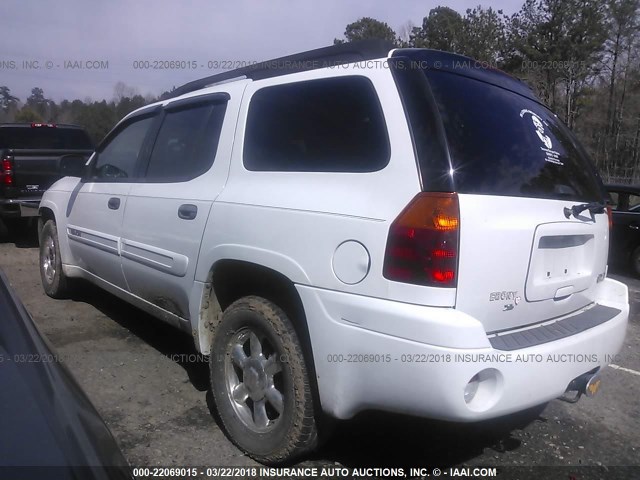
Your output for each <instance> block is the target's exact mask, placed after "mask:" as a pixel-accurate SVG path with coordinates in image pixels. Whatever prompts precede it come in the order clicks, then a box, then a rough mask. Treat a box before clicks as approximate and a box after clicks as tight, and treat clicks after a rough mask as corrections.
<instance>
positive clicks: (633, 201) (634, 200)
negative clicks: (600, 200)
mask: <svg viewBox="0 0 640 480" xmlns="http://www.w3.org/2000/svg"><path fill="white" fill-rule="evenodd" d="M609 197H610V198H611V203H612V208H613V210H615V211H618V212H627V211H628V212H635V213H637V212H640V196H639V195H635V194H633V193H628V192H609Z"/></svg>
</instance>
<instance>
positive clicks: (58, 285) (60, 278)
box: [38, 220, 69, 299]
mask: <svg viewBox="0 0 640 480" xmlns="http://www.w3.org/2000/svg"><path fill="white" fill-rule="evenodd" d="M49 231H51V233H50V235H51V236H52V237H53V241H54V244H55V247H56V272H57V273H56V278H54V280H53V283H52V284H51V285H49V284H48V283H47V282H46V280H45V278H44V273H43V272H42V258H41V255H42V248H43V245H44V239H45V238H46V236H47V235H48V234H49ZM39 241H40V249H39V252H38V255H39V256H40V259H39V260H40V277H41V281H42V287H43V288H44V291H45V293H46V294H47V295H49V296H50V297H51V298H56V299H61V298H66V297H67V296H68V294H69V282H68V279H67V277H66V275H65V274H64V272H63V271H62V258H61V257H60V243H59V239H58V228H57V226H56V222H55V221H54V220H47V221H46V222H45V224H44V226H43V227H42V232H41V233H40V238H39Z"/></svg>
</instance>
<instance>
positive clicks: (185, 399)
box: [0, 225, 640, 478]
mask: <svg viewBox="0 0 640 480" xmlns="http://www.w3.org/2000/svg"><path fill="white" fill-rule="evenodd" d="M0 267H1V268H2V269H3V270H4V271H5V273H6V274H7V276H8V277H9V279H10V281H11V284H12V286H13V287H14V289H15V290H16V291H17V293H18V295H19V296H20V298H21V299H22V301H23V302H24V304H25V305H26V307H27V309H28V310H29V312H30V313H31V315H32V316H33V318H34V319H35V321H36V323H37V324H38V326H39V327H40V330H41V331H42V332H43V333H44V334H45V335H46V337H48V339H49V340H50V341H51V343H52V344H53V345H54V346H55V348H56V349H57V350H58V352H59V354H60V356H62V357H63V358H64V360H65V362H66V364H67V365H68V366H69V368H70V370H71V371H72V372H73V374H74V375H75V377H76V378H77V379H78V381H79V382H80V384H81V385H82V387H84V389H85V390H86V392H87V393H88V395H89V397H90V398H91V399H92V401H93V402H94V404H95V405H96V407H97V409H98V410H99V411H100V413H101V414H102V416H103V417H104V419H105V420H106V422H107V424H108V425H109V427H110V428H111V430H112V431H113V433H114V435H115V437H116V439H117V441H118V443H119V444H120V446H121V448H122V450H123V452H124V454H125V456H126V457H127V459H128V460H129V462H130V464H131V465H134V466H158V465H163V466H171V465H176V466H196V465H197V466H208V465H215V466H249V465H255V463H254V462H253V461H252V460H251V459H250V458H248V457H246V456H244V455H243V454H242V453H241V452H240V451H239V450H238V449H236V448H235V446H234V445H233V444H232V443H231V442H229V440H228V439H227V438H226V437H225V435H224V433H223V432H222V431H221V430H220V428H219V426H218V423H217V422H216V416H215V407H214V406H213V405H212V398H211V393H210V392H209V385H208V368H207V364H206V363H204V362H203V361H202V360H201V359H200V358H199V357H198V355H197V353H196V351H195V349H194V347H193V342H192V340H191V338H189V337H188V336H187V335H185V334H183V333H181V332H178V331H177V330H174V329H173V328H172V327H170V326H168V325H165V324H163V323H161V322H160V321H157V320H154V319H153V318H151V317H150V316H148V315H146V314H144V313H142V312H141V311H139V310H137V309H136V308H134V307H131V306H129V305H128V304H126V303H124V302H122V301H120V300H118V299H116V298H115V297H113V296H111V295H109V294H107V293H104V292H102V291H100V290H98V289H97V288H94V287H92V286H90V285H86V286H82V288H79V289H78V291H77V293H76V294H75V295H74V298H73V299H71V300H52V299H50V298H48V297H47V296H46V295H45V294H44V293H43V291H42V287H41V285H40V277H39V272H38V249H37V242H36V240H35V235H34V233H33V232H31V231H30V232H25V233H23V234H21V235H9V234H8V233H7V232H6V230H5V229H4V227H3V226H2V225H0ZM615 277H616V278H618V279H620V280H622V281H624V282H625V283H626V284H627V285H629V288H630V296H631V300H632V306H631V311H632V317H631V319H630V324H629V329H628V334H627V339H626V343H625V345H624V347H623V350H622V352H621V355H620V358H619V362H617V365H618V366H619V367H622V368H618V369H614V368H607V369H606V370H605V372H604V373H603V388H602V391H601V392H600V393H599V394H598V395H597V396H596V397H595V398H590V399H583V400H581V401H580V402H579V403H577V404H568V403H564V402H561V401H552V402H551V403H550V404H548V405H547V406H546V408H545V409H544V410H542V411H540V410H536V411H531V412H526V413H525V414H522V415H517V416H513V417H508V418H506V419H499V420H496V421H492V422H484V423H482V424H475V425H455V424H446V423H441V422H434V421H428V420H417V419H414V418H407V417H403V416H398V415H388V414H379V413H367V414H363V415H360V416H358V417H357V418H356V419H354V420H352V421H349V422H344V423H342V424H340V425H338V427H337V430H336V432H335V434H334V436H333V437H332V438H331V439H330V440H329V441H328V443H327V444H326V445H325V446H324V447H323V448H322V449H321V450H320V451H319V452H317V453H316V454H314V456H313V457H312V458H307V459H304V460H303V462H302V464H303V465H330V466H333V465H344V466H348V467H368V466H372V465H374V466H390V467H398V466H405V467H409V466H424V467H428V466H434V465H437V466H458V465H461V464H466V465H487V466H507V465H516V466H532V465H552V466H555V465H572V466H580V465H605V466H614V465H634V466H640V402H639V400H638V396H639V393H640V373H638V372H640V308H639V305H640V281H638V280H637V279H633V278H630V277H628V276H624V275H617V276H615ZM633 472H634V473H633V474H631V476H630V477H629V478H634V477H633V475H637V476H636V477H635V478H640V468H638V469H636V470H634V471H633ZM587 476H588V475H585V476H578V477H575V478H587ZM540 478H541V477H540Z"/></svg>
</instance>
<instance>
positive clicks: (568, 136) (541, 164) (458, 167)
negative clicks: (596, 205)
mask: <svg viewBox="0 0 640 480" xmlns="http://www.w3.org/2000/svg"><path fill="white" fill-rule="evenodd" d="M427 77H428V79H429V83H430V85H431V89H432V91H433V95H434V97H435V99H436V103H437V105H438V109H439V111H440V114H441V116H442V120H443V123H444V128H445V132H446V136H447V142H448V145H449V150H450V154H451V160H452V164H453V171H454V185H455V188H456V190H457V191H458V192H461V193H473V194H488V195H507V196H517V197H537V198H551V199H567V200H578V201H601V200H602V196H603V194H602V190H601V188H600V184H599V182H598V180H597V177H596V176H595V173H594V170H593V167H592V166H591V164H590V161H589V160H588V159H587V158H586V156H585V154H584V152H583V151H582V149H581V148H580V147H579V145H578V144H577V141H576V140H575V137H574V136H573V134H572V133H571V132H570V131H569V129H568V128H567V127H566V126H564V124H562V122H560V120H558V118H557V117H556V116H555V115H554V114H553V113H552V112H551V111H549V110H548V109H547V108H546V107H544V106H542V105H540V104H538V103H536V102H534V101H532V100H530V99H527V98H525V97H523V96H521V95H518V94H516V93H513V92H511V91H509V90H506V89H504V88H501V87H497V86H494V85H491V84H488V83H485V82H482V81H478V80H474V79H471V78H468V77H464V76H461V75H456V74H452V73H447V72H441V71H435V70H429V71H428V72H427Z"/></svg>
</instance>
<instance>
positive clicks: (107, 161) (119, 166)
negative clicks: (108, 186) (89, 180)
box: [94, 117, 154, 179]
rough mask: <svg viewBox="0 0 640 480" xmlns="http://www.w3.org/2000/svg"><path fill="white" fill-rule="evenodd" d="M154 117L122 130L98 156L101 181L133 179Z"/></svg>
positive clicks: (136, 122)
mask: <svg viewBox="0 0 640 480" xmlns="http://www.w3.org/2000/svg"><path fill="white" fill-rule="evenodd" d="M153 120H154V118H153V117H147V118H143V119H142V120H138V121H135V122H134V123H131V124H129V125H127V126H126V127H124V129H123V130H120V132H118V133H117V134H116V136H115V137H113V138H112V139H111V141H109V143H108V144H107V146H106V147H104V148H103V149H102V151H101V152H99V154H98V159H97V161H96V164H95V171H94V172H95V175H96V177H97V178H101V179H123V178H133V177H134V176H135V175H134V172H135V168H136V164H137V162H138V156H139V155H140V150H141V149H142V144H143V143H144V139H145V137H146V135H147V132H148V131H149V127H150V126H151V123H152V122H153Z"/></svg>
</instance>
